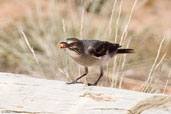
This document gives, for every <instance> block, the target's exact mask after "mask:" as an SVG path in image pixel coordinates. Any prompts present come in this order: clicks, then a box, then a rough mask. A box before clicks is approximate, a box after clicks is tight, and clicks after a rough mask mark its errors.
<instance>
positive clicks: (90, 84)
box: [87, 83, 96, 86]
mask: <svg viewBox="0 0 171 114" xmlns="http://www.w3.org/2000/svg"><path fill="white" fill-rule="evenodd" d="M87 85H88V86H96V84H90V83H88V84H87Z"/></svg>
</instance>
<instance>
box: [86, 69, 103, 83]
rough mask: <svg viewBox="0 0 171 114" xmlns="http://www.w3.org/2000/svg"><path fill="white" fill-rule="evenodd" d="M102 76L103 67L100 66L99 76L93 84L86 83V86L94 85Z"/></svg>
mask: <svg viewBox="0 0 171 114" xmlns="http://www.w3.org/2000/svg"><path fill="white" fill-rule="evenodd" d="M102 76H103V67H102V66H100V76H99V78H98V79H97V81H96V82H95V83H94V84H90V83H88V86H96V85H97V83H98V82H99V80H100V79H101V77H102Z"/></svg>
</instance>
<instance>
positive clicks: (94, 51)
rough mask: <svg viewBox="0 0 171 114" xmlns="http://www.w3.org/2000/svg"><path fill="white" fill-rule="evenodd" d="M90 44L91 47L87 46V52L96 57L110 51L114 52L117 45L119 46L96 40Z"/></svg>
mask: <svg viewBox="0 0 171 114" xmlns="http://www.w3.org/2000/svg"><path fill="white" fill-rule="evenodd" d="M90 46H91V47H88V53H89V54H90V55H94V56H96V57H100V56H104V55H106V54H108V53H112V52H113V53H114V52H115V51H117V49H118V48H119V47H121V46H120V45H119V44H113V43H110V42H106V41H96V42H94V43H93V45H92V44H91V45H90Z"/></svg>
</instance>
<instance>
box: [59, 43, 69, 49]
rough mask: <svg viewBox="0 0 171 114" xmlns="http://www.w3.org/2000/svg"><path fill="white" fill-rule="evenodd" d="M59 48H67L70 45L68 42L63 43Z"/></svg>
mask: <svg viewBox="0 0 171 114" xmlns="http://www.w3.org/2000/svg"><path fill="white" fill-rule="evenodd" d="M58 47H59V48H67V47H68V44H67V43H66V42H61V43H59V44H58Z"/></svg>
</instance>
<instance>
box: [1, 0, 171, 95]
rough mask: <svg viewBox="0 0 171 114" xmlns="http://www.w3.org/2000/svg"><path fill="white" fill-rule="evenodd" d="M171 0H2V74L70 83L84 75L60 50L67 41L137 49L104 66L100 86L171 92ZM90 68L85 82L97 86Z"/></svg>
mask: <svg viewBox="0 0 171 114" xmlns="http://www.w3.org/2000/svg"><path fill="white" fill-rule="evenodd" d="M170 6H171V1H170V0H0V72H11V73H17V74H27V75H29V76H33V77H39V78H46V79H53V80H64V81H71V80H73V79H74V78H76V77H78V76H79V75H80V74H82V73H83V72H84V68H83V67H82V66H80V65H78V64H76V63H75V62H74V61H73V60H72V59H71V58H70V57H69V56H68V55H67V54H66V53H65V51H64V50H61V49H59V48H58V47H57V44H58V43H59V42H60V41H64V40H65V39H66V38H67V37H77V38H80V39H90V40H93V39H96V40H106V41H110V42H113V43H120V44H121V45H122V46H123V48H124V47H129V48H133V49H135V53H134V54H128V55H118V56H117V57H115V58H114V59H112V60H110V61H109V62H108V63H107V64H106V65H105V76H104V77H103V78H102V79H101V81H100V83H99V86H108V87H114V88H124V89H129V90H136V91H143V92H150V93H167V94H170V93H171V21H170V20H171V7H170ZM98 70H99V69H98V68H95V67H93V68H90V71H89V75H88V76H87V77H86V78H84V79H82V81H83V82H84V83H87V82H94V81H95V80H96V79H97V75H98V73H99V71H98Z"/></svg>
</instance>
